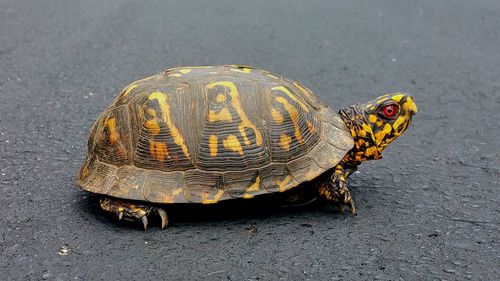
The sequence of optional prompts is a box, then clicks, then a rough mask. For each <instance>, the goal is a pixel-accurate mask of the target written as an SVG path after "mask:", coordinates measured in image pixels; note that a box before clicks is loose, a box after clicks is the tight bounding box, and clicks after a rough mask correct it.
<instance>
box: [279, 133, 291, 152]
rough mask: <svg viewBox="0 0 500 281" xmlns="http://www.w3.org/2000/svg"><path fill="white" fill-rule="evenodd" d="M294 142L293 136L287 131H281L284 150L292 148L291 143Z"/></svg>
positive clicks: (281, 144)
mask: <svg viewBox="0 0 500 281" xmlns="http://www.w3.org/2000/svg"><path fill="white" fill-rule="evenodd" d="M291 142H292V138H291V137H290V136H288V135H287V134H285V133H281V135H280V146H281V148H283V149H284V150H286V151H288V150H290V143H291Z"/></svg>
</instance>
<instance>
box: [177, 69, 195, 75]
mask: <svg viewBox="0 0 500 281" xmlns="http://www.w3.org/2000/svg"><path fill="white" fill-rule="evenodd" d="M191 71H192V69H189V68H183V69H179V72H180V73H182V74H188V73H189V72H191Z"/></svg>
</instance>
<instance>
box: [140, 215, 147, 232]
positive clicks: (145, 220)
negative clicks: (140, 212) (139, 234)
mask: <svg viewBox="0 0 500 281" xmlns="http://www.w3.org/2000/svg"><path fill="white" fill-rule="evenodd" d="M141 220H142V225H144V230H146V229H148V217H147V216H145V215H144V216H142V217H141Z"/></svg>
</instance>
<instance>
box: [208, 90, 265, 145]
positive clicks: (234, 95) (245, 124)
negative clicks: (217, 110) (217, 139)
mask: <svg viewBox="0 0 500 281" xmlns="http://www.w3.org/2000/svg"><path fill="white" fill-rule="evenodd" d="M217 86H224V87H226V88H228V89H229V95H230V96H231V105H232V106H233V107H234V109H235V110H236V113H237V114H238V116H239V117H240V119H241V123H240V125H239V126H238V129H239V131H240V134H241V136H242V137H243V140H244V142H245V144H246V145H250V140H249V139H248V136H247V134H246V131H245V129H246V128H251V129H252V130H253V131H254V133H255V143H256V144H257V145H258V146H261V145H262V134H261V132H260V131H259V130H258V129H257V126H255V124H253V123H252V122H251V121H250V119H248V116H247V115H246V113H245V112H244V111H243V107H242V106H241V103H240V94H239V93H238V89H237V88H236V85H234V83H233V82H230V81H219V82H213V83H210V84H208V85H207V89H212V88H214V87H217ZM240 146H241V145H240Z"/></svg>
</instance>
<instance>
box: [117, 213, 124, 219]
mask: <svg viewBox="0 0 500 281" xmlns="http://www.w3.org/2000/svg"><path fill="white" fill-rule="evenodd" d="M122 218H123V212H119V213H118V220H119V221H121V220H122Z"/></svg>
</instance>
